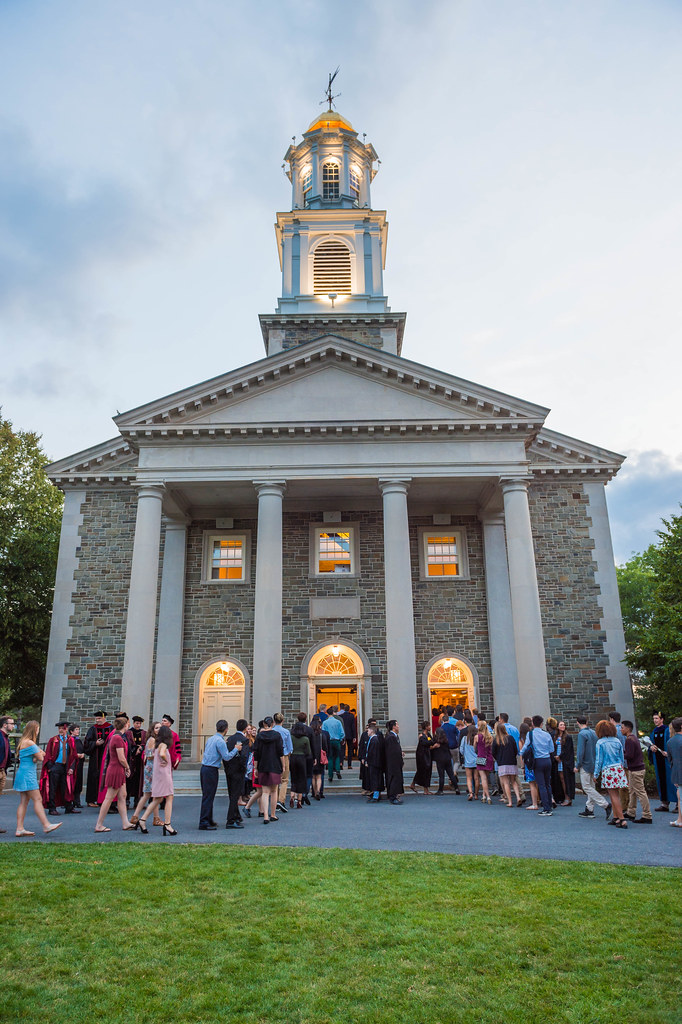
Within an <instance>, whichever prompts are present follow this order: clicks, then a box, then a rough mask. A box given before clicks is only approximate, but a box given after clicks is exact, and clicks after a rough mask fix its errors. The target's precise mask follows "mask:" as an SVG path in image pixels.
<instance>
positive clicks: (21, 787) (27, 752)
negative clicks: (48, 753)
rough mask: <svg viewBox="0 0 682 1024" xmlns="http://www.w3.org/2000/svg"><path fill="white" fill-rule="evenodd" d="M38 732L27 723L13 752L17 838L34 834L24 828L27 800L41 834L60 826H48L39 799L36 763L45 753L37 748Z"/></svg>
mask: <svg viewBox="0 0 682 1024" xmlns="http://www.w3.org/2000/svg"><path fill="white" fill-rule="evenodd" d="M39 730H40V726H39V725H38V723H37V722H34V721H31V722H27V723H26V728H25V729H24V731H23V733H22V735H21V739H20V740H19V742H18V743H17V747H16V750H15V752H14V756H15V760H16V762H17V764H18V768H17V771H16V775H15V776H14V789H15V792H17V793H19V794H20V796H19V806H18V807H17V830H16V832H15V835H16V836H17V837H19V838H23V837H26V836H34V835H35V832H29V831H28V829H25V828H24V823H25V821H26V811H27V809H28V802H29V800H30V801H31V802H32V803H33V810H34V812H35V816H36V818H37V819H38V821H39V822H40V824H41V825H42V826H43V832H44V833H45V834H46V835H49V833H50V832H54V830H55V829H56V828H61V826H62V822H61V821H57V822H55V823H54V824H53V825H51V824H50V822H49V821H48V820H47V815H46V814H45V808H44V807H43V801H42V799H41V797H40V790H39V788H38V773H37V772H36V763H40V762H41V761H42V760H43V758H44V757H45V753H44V751H42V750H41V749H40V747H39V746H38V732H39Z"/></svg>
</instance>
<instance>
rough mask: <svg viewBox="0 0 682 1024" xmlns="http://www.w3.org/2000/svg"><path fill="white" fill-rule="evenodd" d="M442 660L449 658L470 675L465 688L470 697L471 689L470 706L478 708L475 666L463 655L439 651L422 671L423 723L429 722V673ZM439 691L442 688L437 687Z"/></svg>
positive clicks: (449, 651) (453, 651) (476, 671)
mask: <svg viewBox="0 0 682 1024" xmlns="http://www.w3.org/2000/svg"><path fill="white" fill-rule="evenodd" d="M443 658H451V659H452V661H459V662H461V663H462V665H464V666H465V667H466V668H467V669H468V671H469V672H470V673H471V683H470V684H469V683H467V688H468V689H469V691H470V696H471V690H472V689H473V698H474V699H473V701H471V706H472V707H475V708H476V707H480V689H479V683H478V670H477V668H476V666H475V665H474V663H473V662H472V661H469V659H468V658H465V657H464V655H463V654H459V653H458V652H457V651H455V650H453V649H452V648H449V649H447V650H445V651H440V653H439V654H436V655H435V657H433V658H431V660H430V661H429V662H427V663H426V665H425V666H424V669H423V671H422V705H423V708H424V721H428V722H430V721H431V708H432V704H431V701H430V693H431V691H430V689H429V672H430V671H431V669H432V668H433V666H434V665H435V664H436V662H438V661H442V660H443ZM439 689H443V687H439Z"/></svg>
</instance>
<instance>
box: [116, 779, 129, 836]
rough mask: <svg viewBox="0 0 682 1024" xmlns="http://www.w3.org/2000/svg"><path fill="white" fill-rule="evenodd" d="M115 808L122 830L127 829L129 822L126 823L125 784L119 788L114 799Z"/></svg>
mask: <svg viewBox="0 0 682 1024" xmlns="http://www.w3.org/2000/svg"><path fill="white" fill-rule="evenodd" d="M116 808H117V810H118V813H119V814H120V816H121V822H122V824H123V828H129V827H130V822H129V821H128V794H127V792H126V787H125V783H124V784H123V785H122V786H121V788H120V789H119V791H118V797H117V799H116Z"/></svg>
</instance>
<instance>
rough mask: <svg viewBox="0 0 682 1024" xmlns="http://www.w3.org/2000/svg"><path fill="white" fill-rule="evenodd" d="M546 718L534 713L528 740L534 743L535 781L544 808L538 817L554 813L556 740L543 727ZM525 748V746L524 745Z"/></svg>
mask: <svg viewBox="0 0 682 1024" xmlns="http://www.w3.org/2000/svg"><path fill="white" fill-rule="evenodd" d="M543 721H544V719H543V717H542V715H533V728H532V729H531V731H530V732H529V733H528V741H529V742H530V743H532V745H533V750H534V752H535V764H534V765H533V771H534V772H535V781H536V782H537V784H538V789H539V790H540V800H541V801H542V810H541V811H540V812H539V814H538V817H540V816H541V815H544V817H546V818H548V817H549V816H550V815H551V814H552V782H551V779H552V755H553V754H554V740H553V739H552V737H551V736H550V735H549V733H548V732H545V730H544V729H543V728H542V723H543ZM524 750H525V747H524Z"/></svg>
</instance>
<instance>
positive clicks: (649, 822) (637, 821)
mask: <svg viewBox="0 0 682 1024" xmlns="http://www.w3.org/2000/svg"><path fill="white" fill-rule="evenodd" d="M630 821H631V822H632V824H633V825H653V821H652V819H651V818H630Z"/></svg>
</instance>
